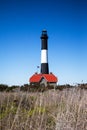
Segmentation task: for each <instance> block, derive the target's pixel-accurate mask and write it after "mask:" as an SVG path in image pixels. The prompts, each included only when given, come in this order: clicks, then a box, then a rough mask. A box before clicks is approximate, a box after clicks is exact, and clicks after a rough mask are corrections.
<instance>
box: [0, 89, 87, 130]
mask: <svg viewBox="0 0 87 130" xmlns="http://www.w3.org/2000/svg"><path fill="white" fill-rule="evenodd" d="M0 130H87V90H84V89H77V88H71V89H64V90H62V91H59V90H56V91H55V90H49V91H46V92H44V93H41V92H35V93H29V92H28V93H26V92H25V93H24V92H19V93H11V92H9V93H6V92H1V93H0Z"/></svg>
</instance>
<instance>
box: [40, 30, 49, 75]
mask: <svg viewBox="0 0 87 130" xmlns="http://www.w3.org/2000/svg"><path fill="white" fill-rule="evenodd" d="M47 40H48V36H47V31H46V30H43V31H42V35H41V51H42V53H43V54H42V53H41V54H42V57H41V58H42V59H41V61H42V62H41V73H42V74H49V65H48V54H47V51H48V44H47ZM44 55H45V56H46V57H45V58H46V59H45V60H43V59H44Z"/></svg>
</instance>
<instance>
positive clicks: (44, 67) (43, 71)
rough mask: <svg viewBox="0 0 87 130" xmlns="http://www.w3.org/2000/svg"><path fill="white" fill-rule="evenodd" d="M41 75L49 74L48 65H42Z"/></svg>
mask: <svg viewBox="0 0 87 130" xmlns="http://www.w3.org/2000/svg"><path fill="white" fill-rule="evenodd" d="M41 73H42V74H49V67H48V63H41Z"/></svg>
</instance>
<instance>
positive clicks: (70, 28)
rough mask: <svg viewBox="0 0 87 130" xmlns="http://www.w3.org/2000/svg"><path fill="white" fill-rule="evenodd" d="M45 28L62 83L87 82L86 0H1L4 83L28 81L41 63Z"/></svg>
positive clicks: (51, 65) (0, 73)
mask: <svg viewBox="0 0 87 130" xmlns="http://www.w3.org/2000/svg"><path fill="white" fill-rule="evenodd" d="M43 29H46V30H47V32H48V36H49V39H48V44H49V45H48V46H49V52H48V54H49V55H48V57H49V59H48V60H49V69H50V72H53V73H54V74H55V75H56V76H57V77H58V79H59V82H58V84H68V83H69V84H73V83H81V82H82V81H83V82H84V83H87V1H86V0H44V1H42V0H0V84H1V83H3V84H8V85H22V84H25V83H28V80H29V77H30V76H31V75H32V74H34V73H35V72H36V71H37V65H40V53H41V39H40V36H41V31H42V30H43ZM38 71H39V70H38Z"/></svg>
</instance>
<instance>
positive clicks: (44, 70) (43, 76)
mask: <svg viewBox="0 0 87 130" xmlns="http://www.w3.org/2000/svg"><path fill="white" fill-rule="evenodd" d="M40 38H41V70H40V73H35V74H33V75H32V76H31V77H30V79H29V82H30V84H31V85H36V86H37V84H39V85H40V86H43V85H44V86H49V85H50V86H54V87H55V86H56V85H57V81H58V79H57V77H56V76H55V75H54V74H53V73H52V72H51V73H49V64H48V35H47V31H46V30H43V31H42V34H41V37H40Z"/></svg>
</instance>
